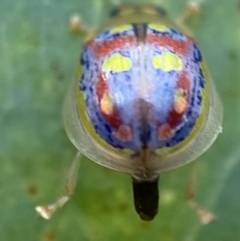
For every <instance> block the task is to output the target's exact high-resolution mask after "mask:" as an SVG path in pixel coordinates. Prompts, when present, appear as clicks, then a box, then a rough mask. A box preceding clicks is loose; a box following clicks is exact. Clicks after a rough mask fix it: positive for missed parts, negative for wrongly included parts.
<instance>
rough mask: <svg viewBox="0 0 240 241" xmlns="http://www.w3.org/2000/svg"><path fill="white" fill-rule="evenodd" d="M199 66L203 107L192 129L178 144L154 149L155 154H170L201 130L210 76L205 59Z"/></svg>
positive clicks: (205, 113) (206, 112) (179, 148)
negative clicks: (202, 76)
mask: <svg viewBox="0 0 240 241" xmlns="http://www.w3.org/2000/svg"><path fill="white" fill-rule="evenodd" d="M200 67H201V68H202V72H203V75H204V78H205V88H204V89H202V91H201V93H202V97H203V98H202V100H203V105H202V108H203V109H202V112H201V115H200V117H199V118H198V120H197V122H196V124H195V126H194V128H193V129H192V131H191V132H190V134H189V135H188V137H187V138H186V139H185V140H184V141H182V142H180V143H179V144H178V145H176V146H174V147H165V148H162V149H159V150H157V151H156V153H157V155H161V156H167V155H170V154H171V153H174V152H176V151H178V150H181V149H182V148H184V147H185V146H186V145H187V144H188V143H189V142H190V141H191V140H192V139H193V138H194V137H195V136H196V135H197V133H198V132H199V131H200V130H201V128H202V127H203V126H204V124H205V121H206V119H207V116H208V112H209V101H210V99H209V95H210V76H209V73H208V69H207V65H206V62H205V61H202V62H201V63H200Z"/></svg>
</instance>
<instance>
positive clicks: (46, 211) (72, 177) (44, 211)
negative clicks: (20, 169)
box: [35, 152, 81, 219]
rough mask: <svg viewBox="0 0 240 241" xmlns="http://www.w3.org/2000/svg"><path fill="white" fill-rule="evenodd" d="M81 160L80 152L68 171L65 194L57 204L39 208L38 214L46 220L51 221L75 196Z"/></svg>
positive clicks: (37, 209) (37, 208)
mask: <svg viewBox="0 0 240 241" xmlns="http://www.w3.org/2000/svg"><path fill="white" fill-rule="evenodd" d="M80 159H81V153H80V152H78V153H77V154H76V156H75V158H74V159H73V162H72V164H71V166H70V169H69V171H68V174H67V177H66V181H65V194H64V195H63V196H62V197H60V198H59V199H58V200H57V201H56V202H55V203H53V204H49V205H43V206H37V207H36V208H35V209H36V212H37V213H38V214H39V215H40V216H41V217H43V218H45V219H50V218H51V216H52V215H53V213H54V212H55V211H56V210H57V209H58V208H61V207H62V206H64V205H65V204H66V203H67V202H68V201H69V199H70V198H71V196H72V195H73V194H74V191H75V188H76V183H77V176H78V170H79V166H80Z"/></svg>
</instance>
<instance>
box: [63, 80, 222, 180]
mask: <svg viewBox="0 0 240 241" xmlns="http://www.w3.org/2000/svg"><path fill="white" fill-rule="evenodd" d="M75 87H76V85H75V82H74V81H73V83H72V84H71V86H70V89H69V91H68V94H67V96H66V99H65V102H64V109H63V120H64V126H65V129H66V132H67V135H68V137H69V139H70V140H71V141H72V143H73V144H74V145H75V146H76V148H77V149H78V150H79V151H80V152H81V153H83V154H84V155H85V156H87V157H88V158H90V159H91V160H93V161H94V162H96V163H98V164H100V165H103V166H105V167H108V168H111V169H114V170H117V171H121V172H127V173H130V174H132V175H134V176H139V178H141V176H142V175H144V173H146V172H148V173H149V174H150V175H149V178H152V177H153V176H156V175H157V174H159V173H161V172H164V171H167V170H170V169H174V168H177V167H179V166H182V165H184V164H187V163H189V162H191V161H193V160H195V159H196V158H197V157H199V156H200V155H202V154H203V153H204V152H205V151H206V150H207V149H208V148H209V147H210V146H211V145H212V144H213V142H214V141H215V139H216V138H217V136H218V134H219V133H221V131H222V118H223V108H222V104H221V101H220V99H219V96H218V94H217V91H216V89H215V86H214V83H213V82H212V80H211V81H210V93H211V94H210V106H209V113H208V116H207V119H206V122H205V124H204V126H203V127H202V129H201V130H200V131H199V133H198V134H197V135H196V137H195V138H193V140H192V141H191V142H190V143H188V144H187V145H186V146H185V147H183V148H182V149H180V150H179V151H177V152H176V153H173V154H170V155H166V156H162V157H161V156H157V155H156V156H153V155H152V156H151V158H150V159H149V160H148V161H147V162H146V163H142V162H141V161H140V160H139V159H138V158H130V157H129V158H128V157H124V156H119V155H117V154H115V153H112V152H111V153H110V152H108V151H107V150H104V149H103V148H102V147H101V146H100V145H98V144H97V143H94V142H93V141H92V140H91V139H90V137H89V136H88V135H87V133H86V132H85V130H84V129H83V127H82V124H81V122H80V121H79V117H78V110H77V98H76V89H75ZM83 111H84V110H83Z"/></svg>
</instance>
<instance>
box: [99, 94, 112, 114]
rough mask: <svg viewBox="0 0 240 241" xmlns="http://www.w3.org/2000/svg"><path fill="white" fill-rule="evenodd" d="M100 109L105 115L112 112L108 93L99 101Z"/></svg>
mask: <svg viewBox="0 0 240 241" xmlns="http://www.w3.org/2000/svg"><path fill="white" fill-rule="evenodd" d="M100 108H101V110H102V112H103V113H104V114H105V115H110V114H111V113H112V111H113V100H112V98H111V96H110V95H109V93H104V95H103V98H102V99H101V101H100Z"/></svg>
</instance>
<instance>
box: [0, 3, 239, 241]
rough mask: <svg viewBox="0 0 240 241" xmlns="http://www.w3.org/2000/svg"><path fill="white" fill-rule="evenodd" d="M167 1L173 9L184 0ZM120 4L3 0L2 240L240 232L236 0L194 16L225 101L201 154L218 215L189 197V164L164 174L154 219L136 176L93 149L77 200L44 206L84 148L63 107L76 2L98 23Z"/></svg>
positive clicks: (196, 238) (75, 49) (207, 196)
mask: <svg viewBox="0 0 240 241" xmlns="http://www.w3.org/2000/svg"><path fill="white" fill-rule="evenodd" d="M121 2H124V1H121ZM125 2H127V1H125ZM135 2H140V1H135ZM142 2H144V1H142ZM152 2H154V1H152ZM161 2H163V7H164V8H166V10H167V11H168V13H169V16H170V17H172V18H175V17H176V16H177V15H178V14H179V12H180V11H181V10H183V9H184V6H185V1H183V0H182V1H177V2H176V1H174V0H169V1H161ZM112 6H113V5H112V4H111V3H110V1H100V0H89V1H77V0H69V1H66V0H42V1H36V0H35V1H30V0H18V1H17V0H12V1H8V0H1V8H0V20H1V21H0V53H1V56H2V61H1V64H0V101H1V102H0V103H1V105H0V108H1V109H0V110H1V115H0V130H1V145H0V158H1V162H0V183H1V186H0V197H1V202H0V203H1V205H0V207H1V220H0V237H1V240H6V241H7V240H15V241H18V240H29V241H31V240H44V241H54V240H60V241H65V240H72V241H74V240H82V241H84V240H92V241H94V240H104V241H106V240H111V241H112V240H124V241H127V240H129V241H130V240H131V241H132V240H138V241H145V240H164V241H175V240H178V241H200V240H201V241H202V240H204V241H208V240H209V241H210V240H213V239H214V240H238V239H239V237H240V229H239V211H240V192H239V183H240V179H239V173H240V148H239V145H240V124H239V123H240V122H239V120H240V28H239V26H240V9H239V3H238V1H237V0H229V1H217V0H212V1H202V8H203V9H202V14H201V15H200V16H199V17H198V18H191V19H189V21H188V27H189V28H190V30H191V31H192V32H193V33H194V35H195V37H196V40H197V42H198V43H199V45H200V47H201V49H202V51H203V53H204V56H205V59H206V60H207V62H208V65H209V69H210V70H211V74H212V77H213V79H214V80H215V83H216V85H217V88H218V90H219V93H220V96H221V99H222V102H223V105H224V124H223V134H221V135H220V136H219V138H218V140H217V141H216V142H215V144H214V145H213V146H212V147H211V148H210V149H209V150H208V151H207V152H206V153H205V154H204V155H203V156H201V157H200V158H199V159H198V161H197V162H198V190H197V196H196V199H197V200H198V202H199V203H201V204H202V205H203V206H204V207H206V208H208V209H210V210H212V211H214V212H215V213H216V214H217V216H218V220H217V221H216V222H215V223H213V224H211V225H207V226H204V225H201V224H200V222H199V220H198V219H197V217H196V215H195V213H194V212H193V211H192V210H190V209H189V207H188V205H187V204H186V202H185V201H184V195H183V190H184V186H185V183H186V181H187V176H188V172H189V167H188V166H186V167H183V168H179V169H177V170H173V171H171V172H167V173H165V174H163V175H162V177H161V179H160V183H159V184H160V188H161V201H160V207H159V214H158V216H157V217H156V218H155V220H154V221H152V222H151V223H146V222H142V221H140V220H139V218H138V216H137V214H136V213H135V210H134V207H133V201H132V190H131V183H130V178H129V177H128V176H127V175H126V174H122V173H118V172H116V171H112V170H108V169H106V168H104V167H101V166H98V165H96V164H95V163H93V162H91V161H89V160H87V159H85V161H83V163H82V166H81V168H80V173H79V179H78V186H77V190H76V194H75V195H74V197H73V198H72V200H71V201H70V202H69V203H68V205H66V206H65V207H64V208H63V209H61V210H60V211H59V212H57V213H56V214H55V215H54V216H53V218H52V219H51V220H50V221H45V220H43V219H41V218H39V217H37V216H36V214H35V210H34V207H35V206H36V205H38V204H41V203H48V202H51V201H54V200H55V199H57V198H58V197H59V196H60V195H61V194H62V192H63V182H64V174H65V173H66V170H67V168H68V166H69V165H70V163H71V159H72V158H73V157H74V153H75V151H76V150H75V148H74V147H73V145H72V144H71V143H70V141H69V140H68V139H67V137H66V135H65V133H64V129H63V124H62V110H61V109H62V102H63V99H64V95H65V92H66V89H67V87H68V85H69V83H70V81H71V79H72V78H73V76H74V73H75V69H76V66H77V63H78V60H79V55H80V51H81V46H82V44H83V40H84V39H83V36H81V35H73V34H71V33H70V32H69V29H68V20H69V18H70V16H71V15H72V14H74V13H76V12H77V13H80V14H81V15H82V17H83V19H84V20H85V22H86V24H87V25H88V26H91V27H94V26H97V25H98V24H99V22H101V21H102V20H104V19H106V18H107V14H108V11H109V10H110V9H111V7H112Z"/></svg>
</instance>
